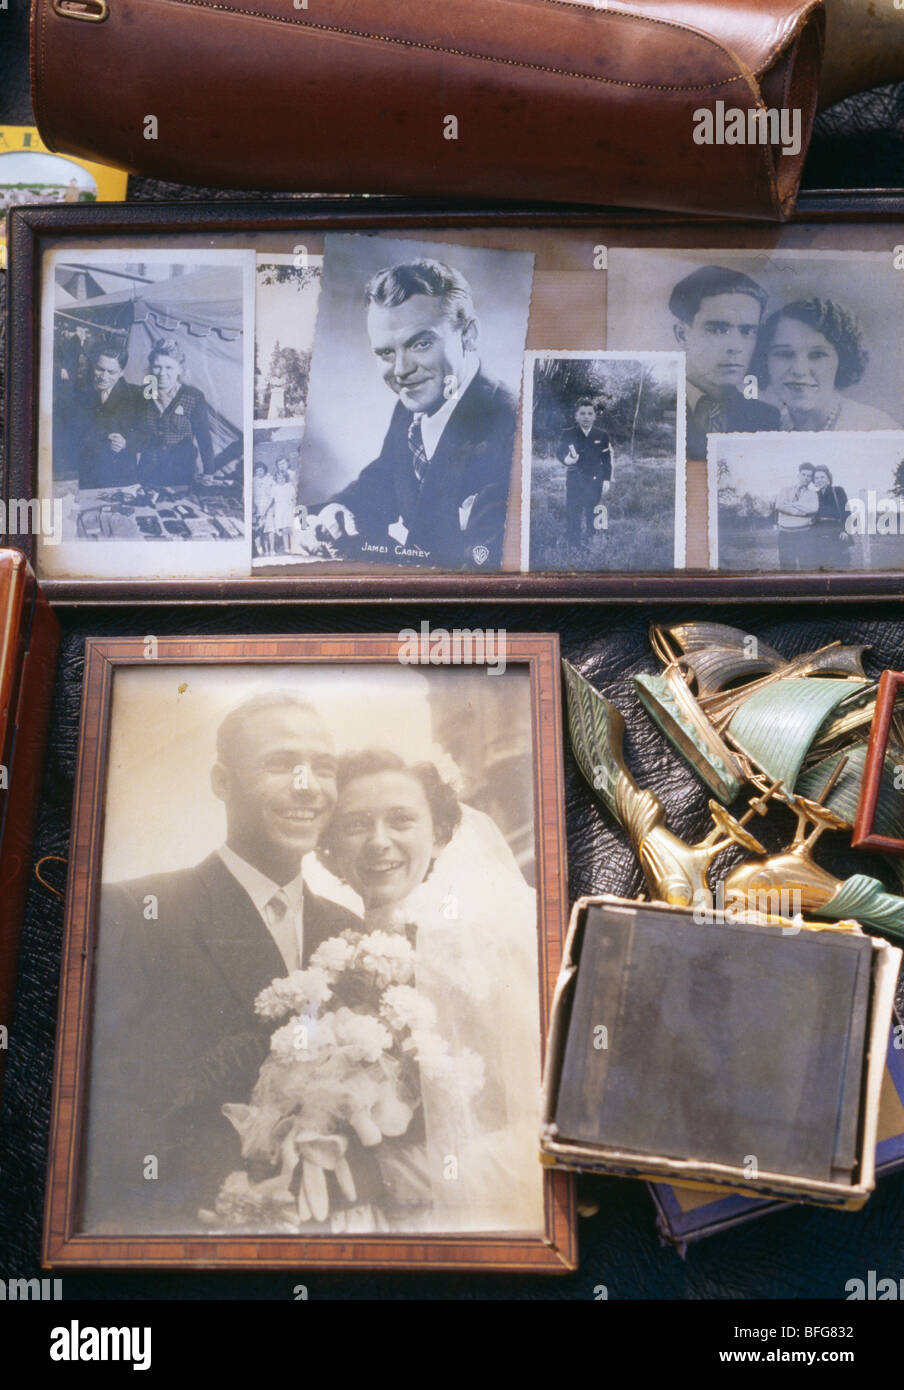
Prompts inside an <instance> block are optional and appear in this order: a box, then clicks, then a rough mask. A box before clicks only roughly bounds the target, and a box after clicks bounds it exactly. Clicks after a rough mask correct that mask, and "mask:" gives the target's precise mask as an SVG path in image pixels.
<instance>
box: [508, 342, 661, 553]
mask: <svg viewBox="0 0 904 1390" xmlns="http://www.w3.org/2000/svg"><path fill="white" fill-rule="evenodd" d="M579 416H580V418H578V417H579ZM521 418H522V477H523V492H522V502H521V568H522V570H525V571H527V570H533V571H542V570H568V571H573V570H584V571H587V570H597V571H599V570H619V571H621V570H633V571H646V572H657V571H662V570H663V569H668V568H671V567H672V566H674V568H676V569H682V568H683V567H684V564H685V520H686V516H685V510H686V497H685V493H686V487H685V383H684V355H683V353H680V352H594V351H589V350H588V351H583V352H541V351H531V352H526V353H525V354H524V403H523V410H522V417H521ZM583 431H589V433H588V434H586V437H587V438H588V439H589V440H590V441H591V444H593V442H594V441H597V443H598V451H599V450H600V449H601V450H602V454H603V464H602V468H601V469H598V470H597V471H596V473H594V475H593V476H590V475H587V484H585V486H587V487H589V492H588V494H587V498H586V501H585V505H584V506H583V507H582V506H581V500H582V497H581V495H579V494H582V492H583V490H582V489H580V488H574V487H572V479H575V480H577V481H579V479H578V478H577V466H576V464H575V463H574V462H573V461H571V456H572V455H573V454H574V453H575V452H576V449H575V444H576V443H577V445H578V447H580V444H581V437H582V435H583ZM607 442H608V446H609V453H608V460H607V458H606V450H605V447H604V446H605V444H606V443H607ZM607 461H608V465H609V467H610V469H611V474H610V478H609V479H608V480H605V479H602V474H603V473H604V472H605V468H606V462H607ZM597 475H599V476H597ZM607 483H608V486H607ZM590 494H592V496H590ZM583 513H586V516H583ZM582 516H583V522H584V524H583V525H582V524H581V520H582ZM660 522H663V523H664V524H663V525H660V524H659V523H660Z"/></svg>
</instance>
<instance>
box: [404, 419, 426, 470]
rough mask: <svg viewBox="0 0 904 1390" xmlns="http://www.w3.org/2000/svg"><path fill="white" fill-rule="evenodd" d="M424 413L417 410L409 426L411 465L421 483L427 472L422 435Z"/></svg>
mask: <svg viewBox="0 0 904 1390" xmlns="http://www.w3.org/2000/svg"><path fill="white" fill-rule="evenodd" d="M423 418H424V416H423V412H422V411H420V410H416V411H415V413H414V415H413V416H412V418H411V424H410V425H409V426H408V448H409V449H410V450H411V463H412V466H413V468H414V476H415V477H416V478H417V480H418V482H419V483H422V482H423V481H424V474H425V473H426V472H427V464H428V462H429V460H428V458H427V451H426V449H425V448H424V436H423V434H422V433H421V421H422V420H423Z"/></svg>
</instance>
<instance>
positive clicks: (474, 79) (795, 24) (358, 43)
mask: <svg viewBox="0 0 904 1390" xmlns="http://www.w3.org/2000/svg"><path fill="white" fill-rule="evenodd" d="M67 5H68V7H69V8H68V11H67V8H66V7H67ZM94 5H100V7H101V9H102V10H103V12H104V14H105V17H104V18H102V19H101V20H100V22H85V19H86V18H87V17H88V16H86V15H82V16H81V17H79V16H78V11H79V10H80V9H84V8H86V6H85V5H84V3H83V0H58V3H57V4H56V5H55V4H54V0H35V4H34V8H33V18H32V75H33V96H34V106H35V115H36V118H37V122H38V126H39V128H40V131H41V135H42V137H43V139H44V140H45V142H46V143H47V144H48V145H49V146H50V148H51V149H56V150H59V151H61V152H69V153H72V154H77V155H80V156H82V157H83V158H89V159H99V160H102V161H105V162H107V163H115V164H120V165H122V166H123V167H125V168H127V169H129V170H130V171H132V172H134V173H142V174H146V175H150V176H154V177H159V178H166V179H176V180H179V181H182V182H185V183H194V184H208V185H209V184H221V185H224V186H232V187H249V186H250V187H259V188H267V189H282V190H294V191H305V190H307V191H319V192H330V191H340V192H349V193H350V192H364V191H367V192H386V193H407V194H429V195H439V196H445V197H447V198H448V197H450V196H459V197H460V196H477V197H481V198H490V199H500V198H531V199H537V198H543V199H552V200H555V201H561V202H572V203H600V204H609V205H612V204H614V203H615V204H620V205H622V206H631V207H649V208H665V209H670V210H675V211H680V212H687V213H713V212H717V213H730V214H735V215H739V216H753V217H770V218H777V217H781V216H783V215H785V214H786V213H787V212H789V211H790V207H791V204H792V203H793V199H794V196H795V194H796V190H797V185H798V181H799V176H800V169H801V165H802V162H803V155H804V152H805V150H806V144H807V140H808V138H809V131H810V127H811V123H812V117H813V113H814V111H815V105H816V83H817V77H818V71H819V65H820V58H821V52H822V38H823V25H824V18H823V12H822V6H821V4H819V3H818V0H746V2H745V3H742V4H732V5H730V6H728V5H724V4H721V3H717V0H679V3H677V4H671V3H668V4H667V3H665V0H657V2H656V3H653V4H645V5H643V6H640V5H633V6H632V5H627V4H623V3H619V0H613V3H607V4H606V5H605V6H597V5H595V4H592V3H589V0H455V3H454V4H450V3H449V0H418V4H416V5H415V4H407V5H401V6H387V5H386V4H385V3H384V0H355V3H354V4H352V3H349V0H337V3H333V4H331V5H330V6H329V7H326V8H322V7H320V6H319V5H315V4H314V3H313V0H312V3H311V4H310V5H309V6H302V7H300V8H294V7H291V6H287V5H286V4H285V3H284V2H283V0H246V3H244V4H229V3H220V0H91V5H89V6H87V8H93V6H94ZM96 17H97V16H96V15H95V16H94V18H96ZM110 72H123V73H128V75H129V80H128V81H127V82H121V83H119V84H116V85H115V87H113V88H110V84H109V82H108V80H107V78H108V74H109V73H110ZM97 90H103V91H104V92H105V93H106V95H105V100H104V101H103V102H102V103H98V102H97V100H96V98H95V97H94V95H93V93H95V92H96V91H97ZM350 93H354V100H350V99H349V96H350ZM720 103H721V106H720ZM786 103H793V104H794V105H795V110H796V111H797V113H798V116H797V120H798V124H797V130H798V132H799V135H800V139H799V141H796V142H795V143H796V145H797V148H795V149H793V150H791V148H790V146H785V145H784V144H783V143H782V142H780V140H779V139H778V137H777V135H776V132H775V130H774V129H773V128H771V127H770V128H769V130H768V133H767V134H764V135H762V136H759V135H757V134H756V133H755V132H754V134H753V135H752V136H751V137H750V138H748V139H747V140H746V141H745V142H743V143H729V142H728V141H726V140H724V138H720V137H719V136H718V135H716V136H715V137H714V138H713V139H712V140H711V141H707V142H701V141H699V139H698V138H696V135H698V134H699V130H698V127H697V126H696V125H695V122H697V120H698V117H699V113H700V112H701V111H704V112H706V111H711V112H713V113H714V114H715V113H717V112H718V111H720V110H721V112H722V113H723V115H724V112H725V111H726V110H735V109H737V110H741V111H743V112H744V113H745V115H746V113H748V112H749V113H752V114H755V113H756V112H763V113H764V114H765V108H766V107H767V106H769V107H771V108H772V109H777V107H778V105H779V104H786ZM695 132H696V135H695ZM767 141H768V142H767Z"/></svg>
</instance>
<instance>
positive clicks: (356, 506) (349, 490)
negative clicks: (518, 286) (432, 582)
mask: <svg viewBox="0 0 904 1390" xmlns="http://www.w3.org/2000/svg"><path fill="white" fill-rule="evenodd" d="M364 300H365V305H366V313H367V332H368V336H369V338H370V344H371V348H372V350H373V353H374V355H375V357H376V358H377V361H378V362H379V364H380V370H381V372H382V374H383V379H384V381H385V382H386V384H387V386H388V387H389V389H390V391H392V392H393V393H394V394H395V395H396V396H397V397H398V401H397V403H396V406H395V409H394V411H393V414H392V418H391V420H390V423H389V427H388V429H387V431H386V436H385V438H384V441H383V446H382V448H381V450H380V453H379V455H378V457H377V458H376V459H374V460H373V462H371V463H369V464H367V466H366V467H365V468H364V469H362V471H361V473H360V474H359V476H358V477H357V478H356V479H355V480H354V481H353V482H352V483H350V484H349V486H348V487H346V488H344V489H343V490H342V491H341V492H339V493H338V494H337V495H336V496H335V497H333V498H332V499H331V500H330V501H329V502H328V503H327V504H326V505H323V506H321V507H320V508H319V509H318V508H313V509H312V510H315V511H317V512H318V515H317V517H316V518H314V520H316V521H317V523H318V524H319V525H320V526H321V528H323V530H324V531H325V532H326V534H327V535H329V536H330V537H331V538H332V539H334V540H340V541H341V540H343V538H344V537H357V538H358V541H357V546H356V547H355V549H356V553H357V549H358V547H359V548H360V552H361V553H362V554H363V556H364V558H369V559H378V558H380V557H383V556H385V557H387V558H388V559H390V560H391V561H393V562H395V563H420V564H428V565H438V566H442V567H443V568H446V569H476V570H479V569H494V568H498V567H499V564H500V561H501V557H502V541H503V533H504V530H505V517H506V509H507V503H508V491H509V475H510V471H511V466H512V455H513V449H514V440H515V423H516V417H517V403H516V401H515V399H514V397H513V396H512V394H511V392H510V391H508V390H507V389H506V387H504V386H503V385H502V384H501V383H500V382H498V381H494V380H493V379H492V378H490V377H489V376H487V375H486V373H485V372H484V371H483V369H482V366H481V361H480V354H479V347H478V342H479V333H480V329H479V322H478V319H477V315H476V313H475V309H474V304H473V299H472V295H471V287H470V285H469V283H468V281H467V280H466V279H465V277H464V276H463V275H462V274H461V273H460V271H458V270H456V269H454V268H453V267H452V266H449V265H447V264H445V263H444V262H442V261H436V260H430V259H426V258H424V259H419V260H414V261H411V262H408V263H402V264H398V265H394V266H391V267H389V268H386V269H383V270H381V271H379V272H378V273H377V274H376V275H374V276H373V277H372V278H371V279H370V281H369V282H368V284H367V287H366V290H365V295H364Z"/></svg>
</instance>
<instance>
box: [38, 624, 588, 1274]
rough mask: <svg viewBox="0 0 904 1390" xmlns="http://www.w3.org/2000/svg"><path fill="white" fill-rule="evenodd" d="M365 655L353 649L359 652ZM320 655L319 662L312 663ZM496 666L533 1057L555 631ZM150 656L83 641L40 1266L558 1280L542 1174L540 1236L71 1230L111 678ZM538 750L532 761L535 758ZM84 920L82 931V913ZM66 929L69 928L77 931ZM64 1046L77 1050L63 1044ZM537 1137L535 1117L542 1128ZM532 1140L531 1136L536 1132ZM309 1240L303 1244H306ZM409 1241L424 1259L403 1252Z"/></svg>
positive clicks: (371, 638) (547, 965) (180, 653)
mask: <svg viewBox="0 0 904 1390" xmlns="http://www.w3.org/2000/svg"><path fill="white" fill-rule="evenodd" d="M400 640H401V639H400V638H399V637H398V635H397V634H368V633H362V634H348V635H345V634H336V635H335V636H333V635H331V634H286V635H283V636H277V635H274V636H270V637H267V636H257V635H249V636H247V637H242V636H232V635H229V636H220V637H217V636H204V637H195V636H191V637H161V638H159V639H158V644H159V645H158V652H157V657H156V659H155V664H160V663H164V664H176V663H181V662H183V661H184V662H188V663H190V662H191V661H192V659H194V660H197V661H199V662H200V663H201V664H211V665H215V664H218V663H222V662H223V661H224V660H228V659H231V660H233V661H237V662H249V663H251V662H260V663H262V664H264V663H268V662H272V661H276V662H279V661H286V662H289V661H291V660H292V659H293V658H294V659H297V658H298V656H299V654H301V655H302V656H305V657H306V658H307V660H312V659H314V660H318V661H322V662H324V663H339V662H342V661H347V660H350V659H356V660H359V661H364V662H373V663H374V664H382V663H384V662H386V661H387V660H388V659H391V658H392V657H393V656H394V655H395V654H397V652H398V648H399V644H400ZM362 648H363V650H362ZM315 649H316V655H315V656H312V655H308V653H309V652H313V651H314V650H315ZM505 655H506V661H507V662H508V663H512V664H526V665H527V666H528V668H529V671H530V697H529V698H530V704H531V751H532V756H533V765H534V838H535V846H536V856H537V869H538V893H537V896H538V944H539V948H540V958H539V979H538V1003H539V1010H540V1012H539V1022H540V1038H541V1053H542V1052H543V1051H545V1047H546V1039H547V1032H548V1026H549V1009H550V1003H551V999H552V993H553V988H554V984H555V978H556V975H557V972H558V968H559V964H560V960H561V952H562V948H563V944H564V936H565V926H566V920H567V912H568V877H567V858H566V841H565V823H564V779H563V769H564V752H563V742H562V739H563V728H562V702H561V679H560V662H559V637H558V634H557V633H508V634H506V650H505ZM145 662H146V655H145V642H144V639H142V638H130V637H112V638H102V639H101V638H87V639H86V646H85V673H84V681H83V696H82V709H81V716H80V722H79V752H78V763H77V770H76V782H75V795H74V805H73V819H72V830H71V836H70V875H69V880H68V883H67V892H66V904H65V915H64V939H63V953H62V962H61V977H60V996H59V1004H58V1010H57V1045H56V1055H55V1059H54V1079H53V1101H52V1108H51V1122H50V1135H49V1144H48V1155H47V1179H46V1189H45V1200H44V1219H43V1232H42V1242H41V1262H42V1267H43V1268H45V1269H54V1270H58V1269H114V1268H115V1269H134V1268H154V1269H202V1268H203V1269H217V1270H219V1269H222V1270H255V1269H256V1270H262V1269H267V1270H269V1269H276V1268H301V1267H302V1266H303V1267H304V1268H305V1269H311V1270H318V1269H323V1270H347V1269H349V1268H352V1267H353V1268H355V1269H360V1270H362V1271H363V1270H399V1271H410V1272H418V1271H426V1270H437V1271H441V1270H450V1271H451V1270H469V1271H473V1272H486V1273H497V1272H498V1273H505V1272H508V1273H514V1272H520V1273H535V1274H567V1273H570V1272H573V1271H574V1270H575V1269H576V1268H577V1261H578V1251H577V1209H576V1197H575V1189H574V1179H573V1177H572V1175H571V1174H567V1173H561V1172H560V1173H554V1172H547V1173H545V1174H544V1179H543V1182H544V1231H543V1233H542V1235H540V1234H538V1235H536V1236H529V1237H525V1236H517V1235H515V1236H501V1237H500V1236H498V1235H496V1234H494V1233H490V1234H488V1235H468V1234H461V1235H457V1234H454V1233H453V1234H450V1235H448V1236H427V1237H424V1238H417V1239H414V1240H412V1238H411V1236H410V1235H393V1236H381V1237H373V1238H371V1237H359V1238H351V1239H346V1238H343V1237H341V1236H336V1237H317V1238H309V1240H308V1241H305V1240H304V1239H303V1238H288V1237H282V1236H258V1235H245V1236H235V1237H225V1238H224V1237H222V1236H214V1237H209V1238H206V1237H204V1236H203V1235H201V1236H197V1235H189V1236H148V1235H142V1236H131V1237H130V1236H103V1237H97V1236H90V1235H89V1236H83V1235H79V1234H78V1233H77V1232H76V1231H75V1229H74V1227H75V1221H76V1216H77V1209H78V1182H79V1179H80V1177H81V1173H82V1166H81V1158H80V1155H81V1148H82V1133H83V1125H84V1112H85V1105H84V1096H85V1086H86V1081H87V1072H88V1066H87V1049H88V1034H89V1031H90V1022H91V1009H92V991H93V955H94V951H93V947H94V945H95V943H96V936H97V917H96V899H97V891H98V888H99V870H100V850H101V847H102V825H103V784H104V777H105V771H106V765H107V754H108V738H109V724H110V712H111V705H112V683H113V676H114V674H115V670H116V669H117V668H118V667H122V666H132V665H138V664H144V663H145ZM541 754H542V757H541V756H540V755H541ZM80 916H82V918H83V920H82V921H81V924H80V926H79V925H78V920H79V917H80ZM74 924H75V925H74ZM73 1044H74V1045H73ZM538 1131H539V1123H538ZM538 1143H539V1132H538ZM312 1241H313V1243H311V1242H312ZM412 1247H416V1248H417V1249H418V1250H419V1251H421V1252H422V1255H421V1256H420V1257H419V1258H414V1259H412V1258H411V1250H412Z"/></svg>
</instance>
